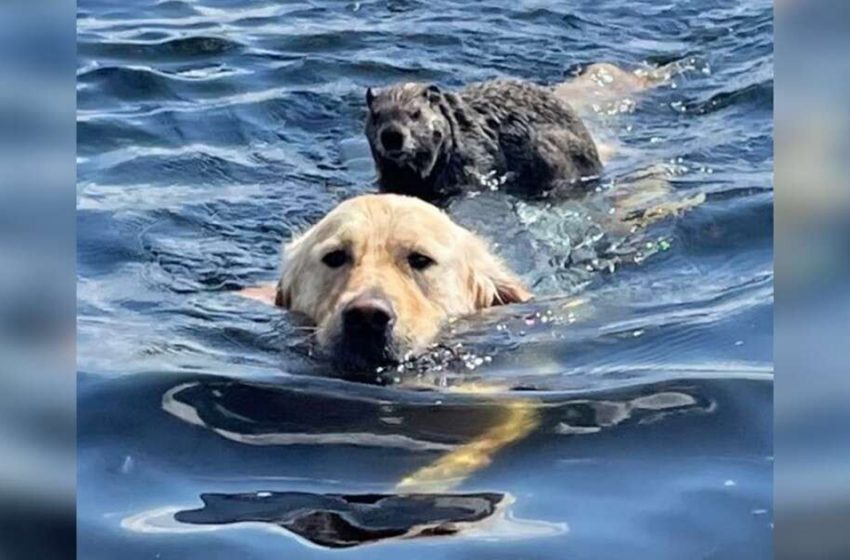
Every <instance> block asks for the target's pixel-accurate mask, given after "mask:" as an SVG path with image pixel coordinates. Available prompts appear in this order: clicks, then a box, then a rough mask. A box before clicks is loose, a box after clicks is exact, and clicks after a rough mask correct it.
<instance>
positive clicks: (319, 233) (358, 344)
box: [276, 194, 531, 371]
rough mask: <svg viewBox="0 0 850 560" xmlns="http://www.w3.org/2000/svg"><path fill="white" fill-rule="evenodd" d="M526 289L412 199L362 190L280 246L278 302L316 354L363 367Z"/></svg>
mask: <svg viewBox="0 0 850 560" xmlns="http://www.w3.org/2000/svg"><path fill="white" fill-rule="evenodd" d="M530 298H531V294H530V293H529V292H528V291H527V290H526V288H525V287H524V286H523V285H522V283H521V282H520V281H519V280H518V279H517V278H516V277H515V276H514V274H513V273H512V272H511V271H510V270H508V269H507V268H506V267H505V265H504V264H503V263H502V262H501V261H500V260H499V259H498V258H497V257H496V256H494V255H493V254H492V253H491V252H490V251H489V250H488V248H487V246H486V244H485V243H484V242H483V241H482V240H481V239H479V238H478V237H476V236H475V235H474V234H473V233H472V232H470V231H468V230H466V229H464V228H462V227H460V226H459V225H457V224H455V223H454V222H452V220H451V219H449V217H448V216H447V215H446V214H444V213H443V212H442V211H440V210H439V209H437V208H436V207H434V206H432V205H430V204H428V203H426V202H423V201H421V200H419V199H416V198H412V197H407V196H400V195H392V194H381V195H365V196H360V197H357V198H353V199H350V200H348V201H346V202H343V203H342V204H340V205H339V206H337V207H336V208H335V209H334V210H333V211H331V212H330V213H329V214H328V215H327V216H326V217H325V218H324V219H322V220H321V221H320V222H319V223H317V224H316V225H314V226H313V227H312V228H310V229H309V230H308V231H307V232H306V233H304V234H303V235H301V236H299V237H298V238H296V239H295V240H293V241H292V242H290V243H289V244H288V245H286V247H285V248H284V255H283V265H282V270H281V278H280V281H279V283H278V287H277V301H276V303H277V304H278V305H279V306H282V307H285V308H287V309H290V310H292V311H293V312H297V313H299V314H302V315H304V316H306V317H307V318H309V319H310V320H311V321H312V322H313V323H314V324H315V326H316V336H315V337H316V341H317V343H318V347H319V348H320V349H321V350H322V352H323V353H324V354H326V355H328V356H329V357H331V358H332V359H333V360H334V361H336V362H337V363H338V364H339V365H341V366H344V367H345V368H347V369H355V370H356V369H359V370H361V371H362V370H364V369H368V368H374V367H375V366H379V365H381V364H386V363H392V362H396V361H399V360H401V359H403V357H404V356H406V355H408V354H411V353H412V354H415V353H417V352H420V351H422V350H424V349H425V348H427V347H428V346H429V345H430V344H431V343H432V342H434V340H435V338H436V337H437V335H438V333H439V331H440V327H441V326H442V325H443V324H444V323H445V322H446V321H447V320H448V319H450V318H452V317H457V316H460V315H464V314H468V313H472V312H474V311H476V310H479V309H482V308H486V307H490V306H494V305H501V304H507V303H514V302H523V301H527V300H528V299H530Z"/></svg>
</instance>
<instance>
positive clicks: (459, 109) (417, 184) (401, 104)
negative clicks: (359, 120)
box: [366, 80, 602, 202]
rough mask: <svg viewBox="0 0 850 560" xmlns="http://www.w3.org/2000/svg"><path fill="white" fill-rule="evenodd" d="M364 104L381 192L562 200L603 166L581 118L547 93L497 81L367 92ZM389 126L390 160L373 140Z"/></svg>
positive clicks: (530, 86) (425, 196) (429, 196)
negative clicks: (393, 147) (499, 191)
mask: <svg viewBox="0 0 850 560" xmlns="http://www.w3.org/2000/svg"><path fill="white" fill-rule="evenodd" d="M366 99H367V104H368V106H369V117H368V120H367V123H366V135H367V137H368V139H369V145H370V147H371V150H372V156H373V157H374V159H375V164H376V166H377V170H378V176H379V179H378V180H379V185H380V188H381V190H382V191H386V192H395V193H400V194H408V195H413V196H417V197H420V198H423V199H425V200H429V201H432V202H433V201H438V200H441V199H446V198H447V197H450V196H451V195H453V194H457V193H459V192H462V191H464V190H481V189H486V188H504V189H505V190H508V191H510V192H514V193H518V194H521V195H524V196H528V197H541V196H552V195H563V194H569V193H572V192H574V191H576V189H581V188H582V187H584V186H585V185H587V184H588V183H590V182H592V181H593V179H595V178H597V177H598V175H599V173H600V170H601V167H602V164H601V163H600V160H599V155H598V153H597V150H596V145H595V143H594V141H593V139H592V138H591V136H590V134H589V133H588V131H587V129H586V128H585V126H584V124H583V123H582V121H581V119H580V118H579V117H578V116H577V115H576V113H575V111H573V109H572V108H571V107H570V106H569V104H568V103H567V102H566V101H564V100H563V99H561V98H559V97H558V96H556V95H555V93H554V92H553V90H552V89H550V88H548V87H544V86H539V85H536V84H531V83H526V82H519V81H506V80H496V81H491V82H482V83H475V84H470V85H469V86H467V87H465V88H464V89H462V90H460V91H459V92H456V93H452V92H444V91H442V90H440V89H439V88H438V87H436V86H433V85H432V86H427V85H425V84H399V85H396V86H392V87H389V88H386V89H382V90H380V91H377V92H373V91H372V90H369V91H368V92H367V95H366ZM388 128H394V129H395V130H397V131H400V132H401V133H402V134H404V135H405V146H404V148H403V149H402V150H398V151H396V152H395V153H396V154H397V156H396V157H392V156H391V155H390V154H388V153H387V151H386V150H385V149H384V148H383V146H382V143H381V140H380V138H381V134H382V132H384V131H385V130H387V129H388ZM398 154H400V155H398ZM503 176H507V180H506V181H505V182H504V184H503V185H501V184H498V183H497V181H498V180H499V178H500V177H503Z"/></svg>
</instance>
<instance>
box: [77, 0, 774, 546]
mask: <svg viewBox="0 0 850 560" xmlns="http://www.w3.org/2000/svg"><path fill="white" fill-rule="evenodd" d="M77 24H78V71H77V80H78V85H77V92H78V108H79V109H78V117H77V134H78V185H77V193H78V222H77V224H78V245H77V246H78V317H79V319H78V354H79V357H78V369H79V403H78V418H79V421H78V422H79V423H78V433H79V447H78V450H79V454H78V469H79V481H78V482H79V485H78V492H79V499H78V504H79V505H78V531H79V553H80V557H81V558H86V559H98V558H104V559H114V558H122V559H125V560H130V559H136V558H139V559H141V558H163V559H165V558H179V559H191V558H198V559H211V558H252V559H253V558H323V557H326V556H329V555H331V554H345V555H346V556H347V557H350V558H367V559H370V560H373V559H380V558H399V557H406V558H506V559H507V558H510V559H515V558H535V559H543V558H553V559H563V558H570V559H582V558H587V559H595V560H598V559H605V558H622V557H638V558H653V559H668V558H669V559H692V558H724V559H728V558H744V559H754V558H769V557H770V555H771V549H772V545H771V542H772V537H773V529H772V515H773V509H772V454H773V451H772V390H773V373H772V372H773V367H772V330H773V320H772V313H773V311H772V299H773V268H772V267H773V265H772V262H773V250H772V233H773V218H772V213H773V188H772V187H773V182H772V181H773V179H772V167H773V154H772V132H773V124H772V110H773V93H772V90H773V23H772V4H771V2H769V1H767V0H758V1H754V2H748V3H740V2H735V1H732V0H724V1H714V0H706V1H701V2H680V3H678V4H676V3H664V2H662V3H659V2H656V1H655V0H629V1H625V0H617V1H601V2H600V1H578V2H570V3H562V4H550V3H544V2H535V1H518V2H511V3H504V2H477V3H471V2H470V3H466V4H462V3H454V2H445V1H443V0H434V1H431V2H418V1H413V0H399V1H376V2H347V1H342V2H336V1H327V2H319V1H315V2H287V3H273V2H265V1H257V2H254V1H252V2H246V1H242V2H233V1H219V0H197V1H189V0H186V1H179V0H164V1H157V2H154V1H147V0H137V1H134V2H114V1H113V2H110V1H100V0H80V2H79V3H78V19H77ZM599 61H609V62H615V63H617V64H620V65H621V66H624V67H628V68H636V67H654V66H659V65H663V64H668V63H672V64H673V65H674V67H675V68H676V69H677V72H676V73H675V76H674V77H673V79H672V81H671V82H670V83H668V84H665V85H663V86H661V87H658V88H656V89H654V90H652V91H650V92H647V93H646V94H645V95H642V96H640V97H637V98H635V101H636V103H635V105H634V107H633V109H630V110H627V111H622V112H618V113H617V114H613V115H607V114H596V115H593V116H592V118H591V121H592V127H593V128H592V131H593V132H594V133H595V134H597V135H598V136H600V137H605V138H614V139H616V140H617V142H618V144H619V145H620V150H619V152H618V155H617V156H615V158H614V160H613V161H612V162H611V163H610V165H609V166H608V167H607V170H606V175H605V177H604V178H603V181H602V183H603V187H605V186H606V185H608V186H612V185H613V186H616V185H628V184H629V179H628V177H631V176H634V175H635V174H636V173H637V174H639V173H640V172H641V170H645V169H647V168H650V167H652V168H659V167H660V168H662V169H663V170H664V173H665V176H666V180H667V181H668V182H669V184H670V185H671V187H672V189H673V191H674V192H675V194H676V195H677V196H681V197H689V196H695V195H699V194H704V195H705V196H706V201H705V202H704V203H703V204H701V205H700V206H698V207H697V208H695V209H693V210H692V211H690V212H686V213H684V214H683V215H681V216H678V217H674V218H670V219H666V220H663V221H661V222H659V223H657V224H654V225H653V226H651V227H650V229H649V230H648V231H647V232H646V233H645V237H642V238H640V239H639V240H634V239H632V240H630V241H628V242H626V241H624V242H623V245H622V249H623V251H624V252H626V253H628V254H629V255H630V256H631V257H634V256H635V255H638V257H639V258H637V261H638V262H637V263H635V262H628V261H634V260H635V259H634V258H630V259H625V260H624V261H623V262H620V261H616V262H615V263H614V264H615V265H616V266H613V272H612V271H611V270H610V268H609V267H608V264H609V262H611V261H609V260H607V259H608V257H609V256H608V255H602V254H601V253H598V252H592V253H591V254H589V255H588V254H587V251H586V249H587V245H586V244H584V245H583V244H582V242H583V241H584V240H585V238H586V237H588V236H591V235H592V232H590V231H589V228H582V227H581V226H580V225H579V224H580V220H581V219H584V215H585V213H591V214H592V212H593V210H594V209H596V210H598V204H599V196H601V195H599V196H597V197H596V199H594V197H593V196H591V197H589V199H588V200H578V201H571V202H570V203H569V204H567V205H565V206H561V207H556V208H546V207H535V206H531V205H525V204H524V203H522V202H521V201H506V200H507V199H505V198H503V197H501V196H500V195H498V194H497V195H496V196H495V198H492V197H491V198H488V197H486V196H485V197H481V198H478V199H475V200H470V201H467V202H468V203H469V204H474V205H478V206H473V207H472V208H471V209H470V208H465V207H464V206H463V205H461V206H459V207H458V208H456V209H455V212H456V217H457V219H458V220H460V221H463V222H464V223H468V224H469V225H471V226H473V227H476V229H479V230H481V231H482V233H483V234H485V235H488V236H490V237H495V238H497V240H498V241H499V251H500V253H501V254H502V255H503V256H505V257H506V258H507V259H508V260H509V261H510V262H511V264H512V265H513V266H514V268H516V269H517V270H518V271H519V272H520V273H521V274H522V275H523V276H524V277H525V279H526V280H527V281H528V282H529V283H531V284H533V285H535V286H536V288H537V290H536V291H538V292H540V293H543V294H546V295H549V296H558V295H560V296H563V297H561V298H560V299H559V298H554V299H543V300H542V301H540V302H538V303H535V304H531V305H527V306H518V307H516V308H512V309H504V310H499V311H497V312H495V313H493V314H486V315H484V316H479V317H473V318H469V319H467V320H465V321H461V322H460V323H459V324H458V325H456V328H455V329H454V332H453V333H448V334H447V337H448V338H449V339H451V341H452V343H453V344H458V345H460V346H459V348H461V349H464V350H463V352H467V353H468V355H467V356H466V358H463V359H461V360H460V363H455V362H452V363H451V364H448V365H446V367H443V368H441V369H440V370H439V371H438V370H437V368H436V367H435V368H430V369H428V368H426V371H424V372H422V373H421V374H420V375H419V376H416V375H414V374H409V376H412V379H413V380H414V381H416V382H417V384H418V385H419V387H418V388H416V389H414V388H412V387H411V384H410V383H409V381H411V377H405V375H400V376H399V383H396V384H388V385H370V384H364V383H353V382H349V381H346V380H344V379H338V378H335V377H334V376H333V375H332V373H333V372H327V371H323V370H322V367H321V365H320V364H319V365H317V364H306V365H305V363H304V362H305V358H304V356H303V355H302V354H299V353H298V352H297V351H293V347H296V346H297V341H298V339H299V331H298V330H297V328H295V326H294V325H292V324H291V323H290V322H289V319H288V318H287V316H286V315H285V314H284V313H281V312H279V311H278V310H276V309H273V308H266V307H263V306H262V305H259V304H257V303H254V302H250V301H245V300H243V299H241V298H239V297H237V296H235V295H234V291H235V290H237V289H239V288H241V287H245V286H249V285H253V284H257V283H260V282H264V281H270V280H273V279H274V276H275V271H276V269H277V266H278V258H279V256H278V255H279V249H280V243H281V241H284V240H286V239H288V238H289V237H290V236H291V235H292V233H293V232H295V231H298V230H300V229H302V228H303V227H304V226H305V225H307V224H310V223H312V222H314V221H315V220H317V219H318V218H320V217H321V216H322V215H323V214H324V213H326V212H327V211H328V210H329V209H330V208H332V207H333V206H334V205H335V204H336V203H337V202H338V201H340V200H342V199H344V198H347V197H349V196H352V195H355V194H358V193H362V192H369V191H372V190H374V188H375V187H374V185H373V184H372V181H373V178H374V170H373V167H372V163H371V159H370V157H369V153H368V146H367V144H366V140H365V137H364V136H363V133H362V123H363V118H364V116H365V110H364V102H363V100H364V91H365V88H366V87H367V86H373V87H374V86H380V85H383V84H390V83H394V82H397V81H401V80H420V81H434V82H438V83H440V84H443V85H445V86H447V87H459V86H461V85H462V84H464V83H467V82H469V81H473V80H479V79H489V78H495V77H503V76H512V77H517V78H523V79H528V80H533V81H537V82H541V83H557V82H560V81H562V80H565V79H568V78H569V77H570V76H571V75H572V74H573V73H574V72H575V70H576V69H578V68H581V67H582V66H584V65H587V64H589V63H593V62H599ZM597 195H598V193H597ZM606 235H607V233H606ZM594 251H596V249H594ZM600 260H601V262H600ZM565 298H566V299H565ZM575 298H580V299H581V302H580V303H578V302H577V300H576V299H575ZM565 303H566V304H570V305H572V306H571V307H565V306H564V305H565ZM463 352H462V353H463ZM476 358H482V359H480V360H476ZM483 358H486V360H484V359H483ZM456 361H457V360H456ZM467 363H468V364H469V367H467ZM470 379H472V380H477V381H483V382H486V383H490V384H497V385H499V386H500V387H503V390H502V391H500V392H499V393H497V394H493V395H488V396H480V395H479V396H475V395H464V394H460V393H456V392H455V393H451V392H448V391H447V390H446V389H445V387H446V386H448V385H462V384H463V383H464V382H465V381H467V380H470ZM517 398H522V399H523V400H524V402H528V403H530V406H532V407H533V408H534V409H535V410H536V413H537V415H538V418H539V422H538V424H537V427H536V428H535V429H534V431H533V432H532V433H530V434H528V435H526V436H525V437H523V438H521V439H519V440H518V441H516V442H514V443H512V444H511V445H509V446H507V447H506V448H504V449H502V450H501V451H499V452H498V453H497V454H496V455H495V456H494V457H493V460H492V462H491V463H490V464H489V465H486V466H484V467H483V468H480V469H478V470H476V471H475V472H473V473H471V474H470V475H469V476H468V477H467V478H465V479H464V480H463V481H462V482H461V483H460V485H459V486H458V487H457V488H455V489H454V490H453V491H455V492H463V493H476V492H492V493H498V494H502V495H505V496H510V498H511V500H512V503H510V504H509V505H508V506H507V511H506V512H504V515H505V519H504V520H503V521H502V523H501V524H500V525H498V526H488V527H486V528H482V529H481V530H480V531H479V532H477V533H476V532H472V531H469V532H461V533H459V534H456V535H453V536H443V537H428V538H420V539H411V540H390V541H386V542H380V543H377V544H371V545H367V546H358V547H353V548H349V549H347V550H346V551H345V552H339V551H329V550H328V549H327V548H322V547H319V546H315V545H312V544H309V543H308V542H306V541H305V540H303V539H299V538H295V537H293V536H292V535H291V534H290V533H287V532H285V531H280V530H273V529H272V528H271V526H270V525H269V524H268V523H256V522H255V523H237V524H219V525H216V524H212V525H193V524H188V523H180V522H178V521H176V520H175V518H174V513H175V512H177V511H181V510H194V509H198V508H200V507H201V506H202V501H201V495H202V494H207V493H222V494H235V495H245V494H256V493H258V492H259V493H264V492H272V493H277V492H293V491H301V492H310V493H314V494H316V495H319V494H325V493H340V494H375V493H392V492H393V488H394V486H395V484H396V483H397V482H398V481H399V480H401V479H402V478H403V477H404V476H406V475H408V474H409V473H411V472H413V471H415V470H416V469H418V468H420V467H423V466H425V465H427V464H430V463H432V462H433V461H435V460H436V459H438V458H439V457H440V456H442V455H443V454H445V453H447V452H448V451H449V450H451V449H454V448H457V447H458V446H460V445H462V444H463V443H464V442H468V441H470V440H473V439H475V438H476V436H478V435H480V434H482V433H484V432H486V431H487V430H488V429H490V428H492V427H493V426H495V425H497V424H498V423H499V419H500V418H501V415H502V414H503V412H504V410H505V407H506V406H507V405H508V404H509V403H510V402H514V401H516V399H517ZM263 495H265V494H260V496H263ZM237 501H238V500H237Z"/></svg>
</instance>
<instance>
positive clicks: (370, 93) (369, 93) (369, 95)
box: [366, 88, 375, 110]
mask: <svg viewBox="0 0 850 560" xmlns="http://www.w3.org/2000/svg"><path fill="white" fill-rule="evenodd" d="M374 101H375V92H373V91H372V88H366V105H367V106H368V107H369V109H370V110H371V109H372V103H374Z"/></svg>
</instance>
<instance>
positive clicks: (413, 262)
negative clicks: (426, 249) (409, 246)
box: [407, 253, 437, 270]
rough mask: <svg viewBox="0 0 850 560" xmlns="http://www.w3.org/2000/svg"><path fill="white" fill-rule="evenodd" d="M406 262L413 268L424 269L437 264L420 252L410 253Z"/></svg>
mask: <svg viewBox="0 0 850 560" xmlns="http://www.w3.org/2000/svg"><path fill="white" fill-rule="evenodd" d="M407 262H408V264H410V268H412V269H413V270H425V269H426V268H428V267H429V266H432V265H434V264H437V263H436V262H434V259H432V258H431V257H429V256H428V255H423V254H422V253H410V255H408V256H407Z"/></svg>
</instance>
